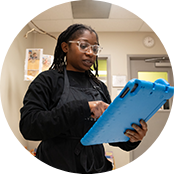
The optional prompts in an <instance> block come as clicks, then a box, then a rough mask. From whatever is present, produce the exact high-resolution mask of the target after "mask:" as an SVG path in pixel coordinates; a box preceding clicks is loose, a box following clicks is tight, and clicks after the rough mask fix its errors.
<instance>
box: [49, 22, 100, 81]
mask: <svg viewBox="0 0 174 174" xmlns="http://www.w3.org/2000/svg"><path fill="white" fill-rule="evenodd" d="M85 30H88V31H90V32H94V33H95V34H96V38H97V42H98V43H99V40H98V35H97V33H96V32H95V30H93V29H92V28H91V27H90V26H86V25H83V24H73V25H71V26H69V27H68V28H67V29H66V30H65V31H63V32H62V33H61V34H60V35H59V37H58V40H57V45H56V48H55V52H54V61H53V63H52V65H51V66H50V68H49V69H50V70H51V69H56V70H57V71H58V72H60V73H63V68H64V66H65V65H66V61H65V60H64V57H65V55H66V53H64V52H63V50H62V47H61V44H62V42H66V43H68V41H70V40H74V39H76V38H77V37H78V36H80V35H81V34H83V32H84V31H85ZM93 67H94V70H95V75H94V74H93V73H92V72H91V69H90V70H88V71H86V73H87V74H88V76H89V77H91V78H92V79H93V80H94V81H95V82H97V83H99V80H98V79H97V78H96V76H98V57H96V61H95V63H94V64H93Z"/></svg>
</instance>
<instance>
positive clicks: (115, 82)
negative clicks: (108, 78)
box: [112, 75, 127, 87]
mask: <svg viewBox="0 0 174 174" xmlns="http://www.w3.org/2000/svg"><path fill="white" fill-rule="evenodd" d="M126 83H127V81H126V76H125V75H121V76H117V75H113V76H112V86H113V87H120V86H121V87H124V86H125V85H126Z"/></svg>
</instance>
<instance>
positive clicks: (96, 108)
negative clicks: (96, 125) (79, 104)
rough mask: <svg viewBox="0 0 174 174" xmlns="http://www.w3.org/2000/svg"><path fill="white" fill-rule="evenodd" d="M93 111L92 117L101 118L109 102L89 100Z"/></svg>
mask: <svg viewBox="0 0 174 174" xmlns="http://www.w3.org/2000/svg"><path fill="white" fill-rule="evenodd" d="M88 103H89V107H90V109H91V112H92V113H93V114H92V115H91V117H93V118H99V117H100V116H101V115H102V114H103V112H104V111H105V110H106V109H107V108H108V106H109V104H107V103H105V102H103V101H91V102H88Z"/></svg>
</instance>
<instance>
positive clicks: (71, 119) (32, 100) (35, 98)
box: [20, 70, 140, 158]
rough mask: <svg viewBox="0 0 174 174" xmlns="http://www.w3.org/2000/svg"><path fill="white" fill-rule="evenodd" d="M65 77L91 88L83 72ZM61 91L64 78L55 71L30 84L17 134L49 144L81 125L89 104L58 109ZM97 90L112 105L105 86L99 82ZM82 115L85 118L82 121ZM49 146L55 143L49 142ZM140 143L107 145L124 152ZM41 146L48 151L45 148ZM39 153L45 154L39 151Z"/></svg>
mask: <svg viewBox="0 0 174 174" xmlns="http://www.w3.org/2000/svg"><path fill="white" fill-rule="evenodd" d="M68 78H69V82H70V85H71V86H75V87H76V86H80V87H81V88H83V87H88V86H90V85H91V84H90V83H89V80H88V78H89V77H88V76H87V75H86V74H84V73H78V72H71V71H68ZM63 88H64V75H63V74H61V73H58V72H57V71H56V70H49V71H45V72H43V73H41V74H40V75H38V77H37V78H36V79H35V80H34V81H33V82H32V83H31V84H30V86H29V88H28V90H27V93H26V95H25V97H24V101H23V103H24V106H23V107H22V108H21V110H20V112H21V120H20V131H21V133H22V135H23V136H24V138H25V139H27V140H40V141H42V142H48V141H47V140H50V139H55V138H56V137H58V136H59V135H61V134H63V133H64V132H66V131H67V130H68V129H69V128H70V127H72V126H74V125H76V124H78V123H80V122H82V121H83V119H84V117H88V116H89V115H90V113H91V112H90V108H89V105H88V101H87V100H85V99H84V100H76V101H75V102H68V103H65V104H64V105H61V106H59V105H57V103H58V102H59V100H60V97H61V95H62V92H63ZM100 88H101V89H102V91H103V92H104V94H105V96H106V97H107V99H108V101H109V102H111V99H110V95H109V92H108V90H107V87H106V86H105V84H104V83H102V82H101V84H100ZM82 115H83V116H84V117H83V118H82ZM52 143H54V142H53V141H52ZM139 143H140V142H137V143H131V142H129V141H128V142H120V143H109V144H110V145H112V146H117V147H120V148H121V149H123V150H125V151H130V150H132V149H134V148H136V147H137V146H138V145H139ZM42 146H43V145H42ZM44 147H45V148H48V147H46V145H44ZM64 148H65V151H68V150H69V149H68V148H70V147H67V149H66V147H64ZM42 153H45V152H44V151H43V150H42ZM52 155H54V153H53V154H52ZM103 155H104V154H103ZM55 158H56V157H55ZM67 158H68V156H67Z"/></svg>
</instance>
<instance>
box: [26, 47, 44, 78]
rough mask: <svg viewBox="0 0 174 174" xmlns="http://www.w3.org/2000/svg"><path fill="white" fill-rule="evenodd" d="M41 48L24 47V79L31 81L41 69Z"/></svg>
mask: <svg viewBox="0 0 174 174" xmlns="http://www.w3.org/2000/svg"><path fill="white" fill-rule="evenodd" d="M42 56H43V49H37V48H31V49H26V57H25V74H24V80H26V81H32V80H33V79H34V78H35V77H36V76H37V75H38V74H39V73H40V72H41V71H42Z"/></svg>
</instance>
